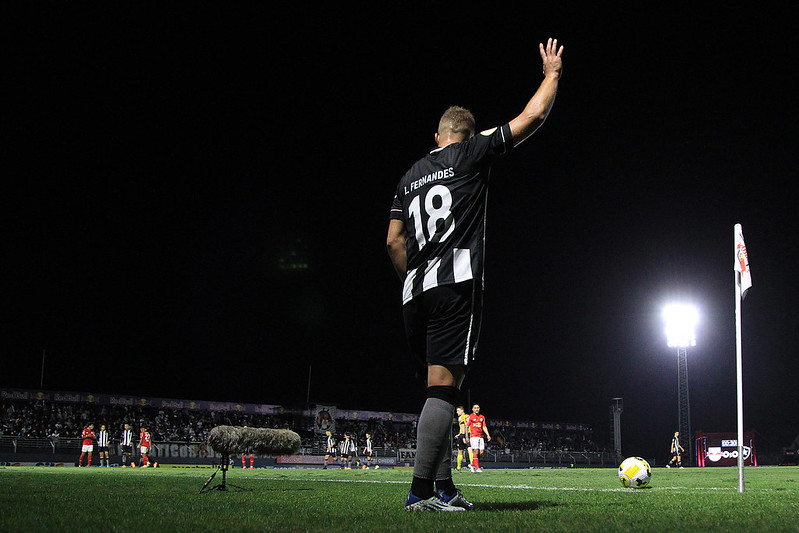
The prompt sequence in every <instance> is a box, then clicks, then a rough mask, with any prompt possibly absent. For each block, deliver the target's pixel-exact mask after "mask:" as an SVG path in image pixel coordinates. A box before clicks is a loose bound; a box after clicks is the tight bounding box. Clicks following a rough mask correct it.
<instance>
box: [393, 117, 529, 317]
mask: <svg viewBox="0 0 799 533" xmlns="http://www.w3.org/2000/svg"><path fill="white" fill-rule="evenodd" d="M512 146H513V139H512V137H511V132H510V126H509V125H508V124H505V125H504V126H502V127H500V128H494V129H491V130H486V131H483V132H481V133H478V134H477V135H475V136H474V137H472V138H471V139H469V140H468V141H464V142H459V143H453V144H449V145H447V146H445V147H443V148H436V149H434V150H432V151H431V152H430V153H429V154H427V156H425V157H423V158H422V159H420V160H418V161H417V162H416V163H414V165H413V166H412V167H411V168H410V170H408V172H407V173H406V174H405V176H403V178H402V179H401V180H400V182H399V185H398V186H397V191H396V195H395V196H394V201H393V203H392V206H391V214H390V218H392V219H397V220H401V221H403V222H404V223H405V230H406V233H407V235H406V239H405V248H406V252H407V258H408V275H407V277H406V279H405V283H404V285H403V294H402V303H403V304H405V303H408V302H409V301H410V300H411V299H413V298H414V297H416V296H418V295H420V294H421V293H422V292H423V291H426V290H428V289H431V288H433V287H438V286H440V285H447V284H452V283H459V282H462V281H469V280H472V279H473V280H476V281H477V282H478V283H480V288H481V289H482V283H483V253H484V241H485V215H486V202H487V199H488V179H489V173H490V165H491V162H492V161H493V159H494V157H496V156H499V155H502V154H505V153H507V152H508V151H509V150H510V149H511V147H512Z"/></svg>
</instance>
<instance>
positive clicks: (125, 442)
mask: <svg viewBox="0 0 799 533" xmlns="http://www.w3.org/2000/svg"><path fill="white" fill-rule="evenodd" d="M119 443H120V446H122V466H123V467H126V466H127V465H130V466H135V465H134V464H133V462H132V461H131V456H132V455H133V430H132V429H130V424H125V426H124V428H123V429H122V435H121V436H120V438H119Z"/></svg>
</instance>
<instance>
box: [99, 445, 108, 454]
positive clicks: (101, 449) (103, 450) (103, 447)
mask: <svg viewBox="0 0 799 533" xmlns="http://www.w3.org/2000/svg"><path fill="white" fill-rule="evenodd" d="M97 451H98V452H100V453H103V452H105V453H108V446H98V447H97Z"/></svg>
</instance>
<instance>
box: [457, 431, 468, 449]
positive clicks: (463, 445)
mask: <svg viewBox="0 0 799 533" xmlns="http://www.w3.org/2000/svg"><path fill="white" fill-rule="evenodd" d="M463 439H466V442H464V441H463ZM468 447H469V437H467V436H466V435H455V449H456V450H465V449H467V448H468Z"/></svg>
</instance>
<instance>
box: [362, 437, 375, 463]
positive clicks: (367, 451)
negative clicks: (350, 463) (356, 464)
mask: <svg viewBox="0 0 799 533" xmlns="http://www.w3.org/2000/svg"><path fill="white" fill-rule="evenodd" d="M363 456H364V457H366V464H365V465H363V468H364V470H366V469H368V468H369V466H371V465H372V464H374V449H373V448H372V434H371V433H367V434H366V443H365V444H364V447H363Z"/></svg>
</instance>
